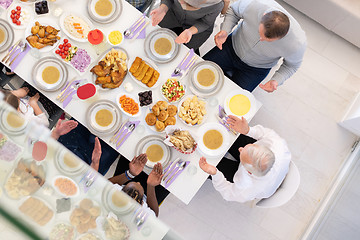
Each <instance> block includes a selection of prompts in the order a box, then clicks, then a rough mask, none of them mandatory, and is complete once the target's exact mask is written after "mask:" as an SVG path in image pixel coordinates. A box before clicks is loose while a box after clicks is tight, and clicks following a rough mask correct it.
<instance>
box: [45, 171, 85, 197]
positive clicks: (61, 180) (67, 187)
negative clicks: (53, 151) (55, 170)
mask: <svg viewBox="0 0 360 240" xmlns="http://www.w3.org/2000/svg"><path fill="white" fill-rule="evenodd" d="M52 185H53V187H54V188H55V191H56V192H57V193H59V194H60V195H61V196H63V197H66V198H69V197H77V196H79V194H80V189H79V186H78V185H77V184H76V183H75V181H74V180H72V179H71V178H69V177H66V176H56V177H54V178H53V181H52Z"/></svg>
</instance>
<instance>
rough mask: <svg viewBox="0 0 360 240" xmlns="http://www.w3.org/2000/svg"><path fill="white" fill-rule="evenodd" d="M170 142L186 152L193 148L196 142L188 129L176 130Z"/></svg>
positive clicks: (171, 135)
mask: <svg viewBox="0 0 360 240" xmlns="http://www.w3.org/2000/svg"><path fill="white" fill-rule="evenodd" d="M170 142H171V143H172V144H173V145H174V147H175V148H177V149H179V150H181V151H183V152H186V151H188V150H192V149H193V148H194V146H195V144H196V142H195V140H194V138H193V137H192V136H191V134H190V133H189V131H186V130H175V131H174V132H173V133H172V134H170Z"/></svg>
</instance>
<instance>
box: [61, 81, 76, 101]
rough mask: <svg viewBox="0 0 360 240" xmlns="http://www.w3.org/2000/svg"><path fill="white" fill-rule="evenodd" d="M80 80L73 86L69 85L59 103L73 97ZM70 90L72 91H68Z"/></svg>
mask: <svg viewBox="0 0 360 240" xmlns="http://www.w3.org/2000/svg"><path fill="white" fill-rule="evenodd" d="M80 81H81V80H78V81H77V82H75V84H74V85H71V86H70V87H68V88H67V89H68V90H66V91H65V94H63V95H62V96H61V97H60V98H59V101H60V102H64V101H65V100H66V99H67V98H69V97H70V96H72V95H74V94H75V93H76V91H77V89H78V88H79V84H80ZM70 88H72V89H70Z"/></svg>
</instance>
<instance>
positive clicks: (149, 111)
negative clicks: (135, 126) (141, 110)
mask: <svg viewBox="0 0 360 240" xmlns="http://www.w3.org/2000/svg"><path fill="white" fill-rule="evenodd" d="M157 102H158V101H154V99H153V103H152V104H150V105H148V106H144V107H145V108H146V112H145V118H146V116H147V115H148V114H149V113H152V107H153V106H154V105H155V104H156V103H157ZM169 105H174V106H176V104H173V103H169ZM176 107H177V106H176ZM177 108H178V107H177ZM178 112H179V108H178ZM174 118H175V120H176V123H177V122H178V121H179V119H178V117H177V114H176V115H175V116H174ZM156 120H157V117H156ZM176 123H175V124H176ZM145 124H146V126H148V127H149V128H150V130H151V131H154V132H155V133H158V134H162V133H165V129H166V127H165V128H164V130H162V131H161V132H159V131H157V130H156V127H155V125H153V126H150V125H148V124H147V123H146V121H145Z"/></svg>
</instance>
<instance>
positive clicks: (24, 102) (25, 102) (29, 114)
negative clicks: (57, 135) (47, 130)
mask: <svg viewBox="0 0 360 240" xmlns="http://www.w3.org/2000/svg"><path fill="white" fill-rule="evenodd" d="M29 101H30V97H29V96H26V97H24V98H20V104H19V108H20V111H21V112H22V113H23V114H24V115H25V118H26V119H28V120H31V121H33V120H34V121H37V122H38V123H40V124H43V125H45V126H46V127H49V120H48V118H47V116H46V114H45V113H44V112H42V113H40V114H39V115H37V116H36V115H35V113H34V109H33V108H32V107H31V106H30V104H29Z"/></svg>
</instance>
